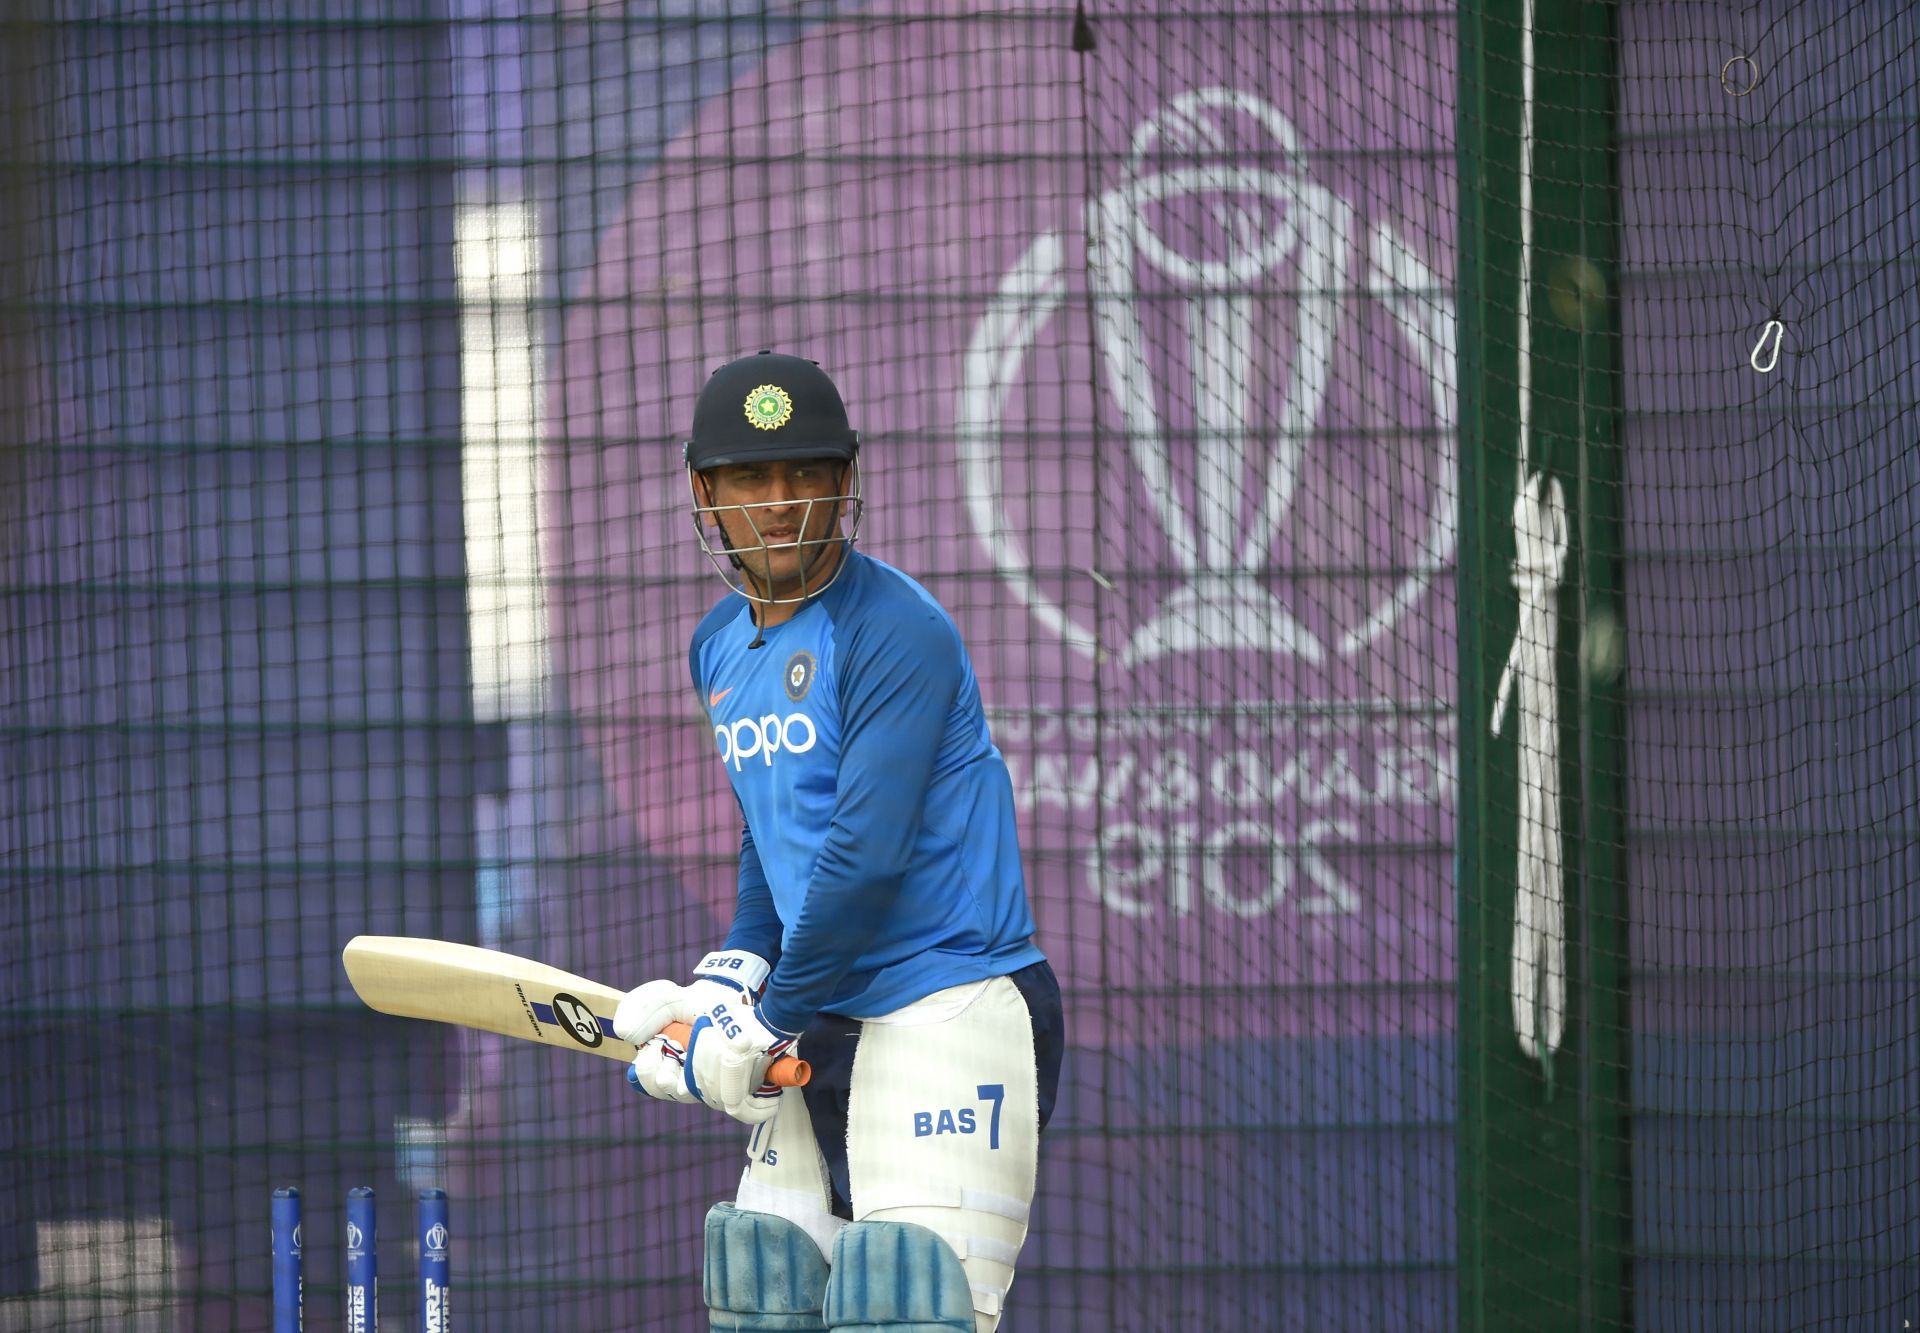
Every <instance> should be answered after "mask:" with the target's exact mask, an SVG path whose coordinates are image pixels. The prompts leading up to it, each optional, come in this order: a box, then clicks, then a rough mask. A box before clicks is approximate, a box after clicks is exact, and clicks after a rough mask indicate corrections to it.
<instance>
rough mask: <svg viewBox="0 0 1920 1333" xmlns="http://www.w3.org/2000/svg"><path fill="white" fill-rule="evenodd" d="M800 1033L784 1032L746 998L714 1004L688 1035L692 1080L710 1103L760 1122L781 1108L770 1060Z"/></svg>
mask: <svg viewBox="0 0 1920 1333" xmlns="http://www.w3.org/2000/svg"><path fill="white" fill-rule="evenodd" d="M796 1039H797V1034H795V1033H792V1032H782V1031H781V1030H780V1029H778V1028H776V1027H773V1026H772V1025H770V1024H769V1023H768V1022H767V1021H766V1020H765V1019H764V1018H762V1017H761V1016H760V1012H759V1009H758V1008H757V1007H756V1006H755V1005H754V1004H752V1003H751V1002H748V1001H746V1000H743V999H741V998H729V999H724V1000H720V1001H717V1002H716V1003H714V1004H712V1005H710V1006H709V1007H708V1009H707V1011H706V1012H705V1013H704V1014H702V1015H700V1016H699V1017H698V1018H696V1019H694V1020H693V1036H692V1037H690V1038H688V1040H687V1062H688V1063H687V1068H688V1069H689V1070H690V1071H691V1077H690V1079H689V1083H690V1084H691V1085H693V1086H694V1087H696V1088H697V1089H698V1090H699V1092H700V1099H701V1100H702V1101H704V1102H705V1103H706V1104H707V1105H708V1106H711V1107H714V1108H715V1109H717V1110H720V1111H724V1112H725V1113H726V1114H728V1115H730V1116H732V1117H733V1118H734V1119H735V1120H738V1121H739V1122H740V1123H741V1124H744V1125H758V1124H762V1123H764V1122H766V1121H768V1120H771V1119H772V1118H773V1115H774V1112H776V1111H778V1110H779V1109H780V1093H781V1091H782V1089H780V1088H779V1087H777V1086H775V1085H774V1084H772V1083H769V1082H767V1066H768V1065H770V1064H772V1063H773V1062H774V1061H775V1060H777V1059H779V1058H780V1057H781V1056H783V1055H785V1054H786V1053H787V1052H788V1050H789V1049H791V1048H792V1046H793V1043H794V1041H795V1040H796Z"/></svg>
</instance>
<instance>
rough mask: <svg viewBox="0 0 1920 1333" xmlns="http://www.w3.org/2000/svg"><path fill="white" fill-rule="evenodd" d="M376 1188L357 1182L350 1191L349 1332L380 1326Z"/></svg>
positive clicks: (371, 1331) (364, 1331)
mask: <svg viewBox="0 0 1920 1333" xmlns="http://www.w3.org/2000/svg"><path fill="white" fill-rule="evenodd" d="M376 1240H377V1231H376V1228H375V1226H374V1217H373V1190H372V1189H371V1188H370V1187H369V1186H366V1185H358V1186H355V1187H354V1188H353V1189H350V1190H348V1191H347V1333H375V1330H376V1329H378V1328H379V1327H380V1277H379V1271H378V1265H377V1263H376V1255H375V1242H376Z"/></svg>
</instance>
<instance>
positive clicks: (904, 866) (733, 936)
mask: <svg viewBox="0 0 1920 1333" xmlns="http://www.w3.org/2000/svg"><path fill="white" fill-rule="evenodd" d="M846 560H847V564H846V567H845V568H844V569H843V570H842V571H841V573H840V576H839V578H837V579H836V580H834V582H833V585H832V586H831V587H829V588H828V589H827V590H826V592H824V593H822V594H821V595H820V596H819V597H817V598H815V599H814V600H813V601H811V602H809V603H808V604H807V605H806V606H805V607H803V608H802V609H801V610H800V612H799V613H798V614H797V615H795V616H794V617H793V618H792V619H791V620H788V621H786V622H785V623H783V624H780V625H776V626H774V627H772V628H771V629H768V630H766V631H764V634H763V638H764V640H765V641H764V642H763V643H762V644H761V645H760V646H759V647H757V648H750V647H749V646H748V645H749V644H751V643H752V642H753V639H754V633H755V629H754V623H753V617H752V614H751V610H750V606H749V603H748V602H747V601H746V599H745V598H743V597H740V596H738V595H734V594H729V595H728V596H727V598H726V599H725V600H723V601H722V602H721V603H720V604H719V605H718V606H716V607H714V609H713V610H712V611H710V612H708V614H707V616H706V617H705V619H703V620H702V621H701V622H700V625H699V628H698V629H696V630H695V631H694V635H693V645H692V647H691V648H690V650H689V651H688V664H689V666H690V668H691V670H692V673H693V687H694V689H695V690H696V691H697V692H698V694H699V698H700V701H701V704H702V705H703V706H704V707H705V708H706V710H707V714H708V719H709V721H710V722H711V724H712V728H713V737H714V744H715V746H716V748H717V749H718V750H719V754H720V761H721V763H722V764H723V765H725V767H726V772H727V780H728V781H729V782H730V783H732V784H733V792H734V795H735V796H736V797H737V798H738V799H739V802H740V808H741V811H742V812H743V813H744V815H745V825H744V827H743V828H742V830H741V837H740V884H739V897H738V902H737V904H736V907H735V910H734V919H733V927H732V929H731V931H730V932H729V933H728V936H727V942H726V947H727V948H730V949H746V950H749V951H751V952H753V953H756V954H759V955H760V956H761V957H763V958H765V959H767V960H768V961H769V962H771V963H773V964H774V968H773V974H772V976H771V977H770V978H769V980H768V983H767V990H766V996H765V999H764V1001H763V1003H762V1006H761V1008H762V1012H763V1014H764V1016H765V1017H766V1019H767V1021H768V1022H769V1023H772V1024H773V1025H774V1026H776V1027H779V1028H783V1029H785V1030H786V1031H788V1032H798V1031H800V1029H801V1028H803V1027H804V1026H805V1025H806V1024H807V1022H808V1021H809V1020H811V1019H812V1018H813V1016H814V1015H815V1014H816V1013H818V1012H820V1011H821V1010H827V1011H830V1012H833V1013H841V1014H848V1015H851V1016H853V1017H856V1018H862V1017H873V1016H876V1015H879V1014H884V1013H888V1012H890V1011H892V1010H894V1009H897V1008H899V1007H900V1006H901V1005H903V1004H909V1003H911V1002H912V1001H914V1000H917V999H920V998H921V997H922V996H925V995H930V994H932V993H933V992H934V991H937V990H941V989H943V988H945V987H948V986H954V985H959V984H961V983H963V982H968V981H979V980H982V979H984V978H987V977H993V976H1001V975H1005V974H1007V973H1011V972H1016V971H1018V970H1019V969H1021V968H1023V967H1026V966H1029V965H1030V964H1033V963H1037V962H1039V961H1041V959H1042V957H1043V955H1042V954H1041V952H1040V950H1039V948H1038V947H1037V946H1036V945H1035V944H1034V942H1033V938H1032V937H1033V933H1034V924H1033V914H1032V910H1031V908H1030V907H1029V906H1028V903H1027V892H1026V881H1025V878H1024V876H1023V874H1022V872H1021V868H1020V849H1019V845H1018V842H1017V839H1016V834H1015V830H1014V815H1013V787H1012V784H1011V782H1010V781H1009V779H1008V777H1007V766H1006V762H1005V761H1004V760H1003V759H1002V758H1001V757H1000V752H999V750H997V749H995V748H994V745H993V741H992V739H991V738H990V737H989V735H988V733H987V722H986V715H985V712H984V711H983V710H982V708H981V705H980V689H979V685H978V683H977V682H976V680H975V679H974V674H973V666H972V664H971V663H970V662H969V660H968V658H967V651H966V648H965V646H964V645H963V644H962V643H961V641H960V633H959V631H958V630H957V629H956V628H955V627H954V624H953V621H952V619H951V618H949V617H948V615H947V613H946V611H945V610H944V609H942V608H941V606H940V604H939V603H938V602H936V601H935V600H934V599H933V597H932V595H931V594H930V593H928V592H927V590H926V589H924V588H922V587H921V586H920V585H919V584H918V583H915V582H914V581H913V580H912V579H910V578H908V577H907V576H906V575H905V574H902V573H901V572H900V571H899V570H897V569H894V568H893V567H892V566H890V565H887V564H884V563H883V562H881V561H879V560H875V559H873V558H872V557H870V556H866V555H863V554H860V553H859V552H856V551H851V550H850V551H848V552H847V556H846Z"/></svg>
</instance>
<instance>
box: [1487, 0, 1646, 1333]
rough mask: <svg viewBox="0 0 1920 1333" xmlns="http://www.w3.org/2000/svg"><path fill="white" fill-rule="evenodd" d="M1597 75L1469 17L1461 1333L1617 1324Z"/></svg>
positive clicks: (1600, 72) (1570, 48)
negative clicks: (1594, 666) (1595, 645)
mask: <svg viewBox="0 0 1920 1333" xmlns="http://www.w3.org/2000/svg"><path fill="white" fill-rule="evenodd" d="M1614 64H1615V58H1614V50H1613V38H1612V31H1611V15H1610V13H1609V12H1608V11H1607V10H1606V8H1605V7H1604V6H1592V5H1578V4H1571V3H1565V2H1564V0H1475V2H1474V3H1469V4H1467V5H1465V6H1463V8H1462V11H1461V64H1460V68H1461V77H1462V87H1461V95H1460V107H1461V123H1460V127H1459V141H1460V145H1461V147H1460V152H1461V180H1462V185H1463V188H1462V191H1461V196H1462V202H1461V228H1462V230H1461V237H1460V254H1461V279H1460V281H1461V311H1462V326H1461V339H1462V342H1461V397H1462V401H1461V420H1462V438H1463V440H1464V441H1465V442H1466V447H1465V448H1464V449H1463V450H1462V497H1461V515H1460V517H1461V547H1460V551H1461V561H1460V571H1461V572H1460V613H1461V621H1460V644H1461V655H1462V661H1461V671H1462V702H1461V709H1462V718H1461V740H1460V767H1461V797H1462V799H1461V806H1460V808H1461V824H1460V830H1459V847H1460V875H1461V881H1460V895H1459V928H1460V991H1459V1005H1460V1010H1459V1032H1460V1047H1459V1061H1458V1071H1459V1079H1460V1085H1459V1093H1460V1114H1459V1128H1458V1141H1457V1145H1458V1157H1457V1171H1458V1189H1459V1221H1460V1245H1459V1258H1460V1301H1461V1320H1460V1322H1461V1326H1462V1327H1465V1328H1476V1329H1523V1328H1538V1327H1543V1326H1552V1327H1564V1328H1581V1329H1608V1328H1617V1327H1624V1326H1625V1324H1626V1321H1627V1318H1628V1311H1627V1309H1626V1292H1627V1286H1626V1281H1625V1277H1626V1275H1625V1271H1624V1247H1623V1243H1622V1241H1623V1237H1624V1228H1625V1226H1626V1213H1625V1206H1624V1202H1625V1198H1626V1193H1625V1191H1626V1168H1627V1162H1626V1157H1625V1151H1624V1142H1625V1140H1624V1121H1623V1118H1622V1116H1621V1112H1620V1107H1621V1105H1622V1098H1621V1089H1622V1086H1623V1080H1624V1070H1625V1059H1624V1051H1625V1043H1624V1025H1625V1021H1626V1011H1625V1005H1624V996H1623V992H1622V988H1621V983H1620V972H1621V968H1620V961H1621V956H1622V940H1623V915H1624V914H1623V910H1622V905H1621V896H1620V894H1619V891H1618V867H1617V865H1616V861H1615V856H1614V851H1613V849H1614V848H1616V847H1617V846H1618V844H1619V841H1620V836H1621V834H1620V821H1619V816H1618V812H1619V807H1620V795H1619V793H1620V790H1621V777H1622V768H1621V759H1620V756H1621V744H1620V736H1619V727H1618V725H1617V720H1616V717H1615V713H1614V710H1613V708H1612V704H1611V694H1610V692H1611V689H1612V688H1613V685H1612V679H1611V677H1608V678H1606V679H1602V678H1601V677H1602V675H1604V674H1605V673H1604V672H1601V673H1595V672H1590V671H1588V670H1586V669H1584V668H1583V663H1584V662H1586V661H1587V660H1588V658H1589V657H1590V656H1591V654H1589V653H1587V652H1584V651H1583V642H1584V635H1585V633H1586V631H1587V629H1588V628H1589V623H1590V622H1597V623H1598V624H1599V625H1600V626H1601V628H1600V629H1598V630H1596V631H1595V635H1594V637H1595V638H1596V639H1598V638H1601V637H1605V636H1607V635H1609V634H1610V635H1611V641H1612V642H1613V643H1614V644H1615V645H1616V647H1617V643H1618V634H1617V628H1618V625H1619V619H1618V614H1617V610H1616V603H1615V589H1616V578H1615V573H1614V570H1615V566H1616V564H1617V555H1616V553H1617V549H1618V537H1617V527H1618V506H1617V503H1616V501H1615V499H1614V491H1615V486H1616V483H1617V462H1616V449H1615V403H1616V402H1617V394H1616V392H1615V389H1614V386H1613V378H1614V375H1615V373H1616V361H1615V355H1614V350H1613V336H1614V335H1613V326H1612V323H1611V312H1612V306H1613V293H1612V288H1611V282H1612V245H1613V236H1614V218H1615V216H1616V213H1617V207H1616V198H1617V188H1616V185H1615V181H1616V173H1615V171H1614V166H1613V159H1614V148H1613V137H1612V136H1613V113H1612V103H1613V93H1612V81H1613V77H1614ZM1603 665H1604V661H1603ZM1615 674H1617V672H1616V673H1615Z"/></svg>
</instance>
